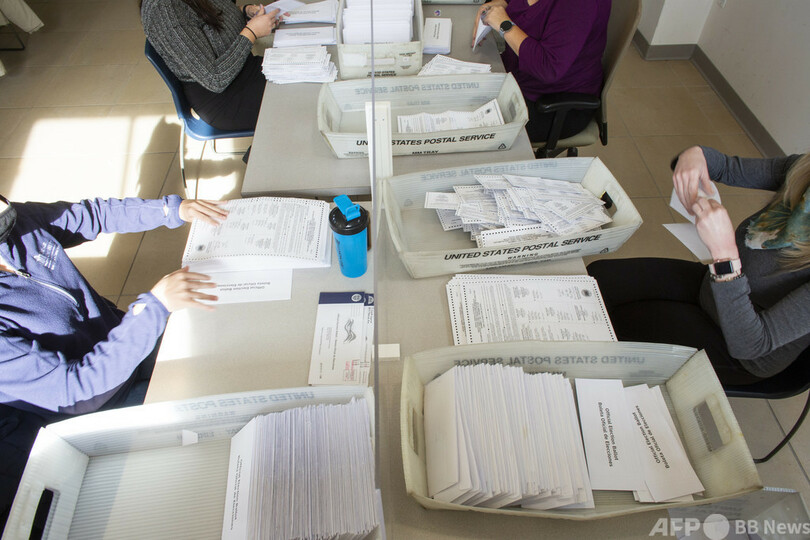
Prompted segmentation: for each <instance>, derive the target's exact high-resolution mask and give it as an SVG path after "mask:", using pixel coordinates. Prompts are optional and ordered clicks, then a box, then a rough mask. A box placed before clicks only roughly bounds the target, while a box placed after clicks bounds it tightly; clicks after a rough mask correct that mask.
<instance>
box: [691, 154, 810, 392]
mask: <svg viewBox="0 0 810 540" xmlns="http://www.w3.org/2000/svg"><path fill="white" fill-rule="evenodd" d="M702 148H703V154H704V155H705V156H706V162H707V164H708V166H709V177H710V178H711V179H712V180H715V181H717V182H720V183H723V184H727V185H729V186H739V187H746V188H755V189H766V190H772V191H775V190H777V189H779V187H780V186H781V185H782V184H783V183H784V181H785V175H786V173H787V171H788V169H789V168H790V166H791V165H793V163H794V162H795V161H796V160H797V159H798V158H799V157H800V156H798V155H793V156H788V157H785V158H774V159H753V158H737V157H729V156H726V155H724V154H721V153H720V152H718V151H716V150H713V149H711V148H706V147H702ZM763 210H764V209H763ZM761 212H762V210H760V211H759V212H757V213H756V214H754V215H753V216H751V217H749V218H748V219H746V220H744V221H743V222H742V223H741V224H740V226H739V227H737V231H736V237H737V247H738V249H739V251H740V260H741V261H742V269H743V276H742V277H741V278H739V279H735V280H732V281H727V282H719V283H715V282H713V281H712V280H711V279H709V277H708V275H707V277H706V279H704V282H703V287H702V290H701V295H700V300H701V305H702V306H703V309H705V310H706V311H707V312H708V313H709V314H710V315H711V316H712V318H713V319H714V320H715V321H716V322H717V323H718V324H719V325H720V327H721V329H722V330H723V336H724V337H725V339H726V345H727V346H728V350H729V353H731V356H733V357H734V358H737V359H738V360H740V362H741V363H742V364H743V366H744V367H745V368H746V369H748V370H749V371H750V372H751V373H753V374H754V375H758V376H760V377H769V376H771V375H774V374H776V373H778V372H779V371H781V370H783V369H784V368H786V367H787V366H788V365H789V364H790V363H791V362H792V361H793V360H795V359H796V357H797V356H798V355H799V353H801V352H802V351H803V350H804V349H806V348H807V347H808V346H810V269H805V270H799V271H793V272H784V271H781V270H780V267H779V250H776V249H750V248H748V247H747V246H746V245H745V233H746V230H747V229H748V224H749V223H750V222H751V220H753V219H754V218H755V217H756V216H758V215H759V214H760V213H761ZM718 306H719V309H718Z"/></svg>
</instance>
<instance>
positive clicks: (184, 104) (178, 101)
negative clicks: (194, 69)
mask: <svg viewBox="0 0 810 540" xmlns="http://www.w3.org/2000/svg"><path fill="white" fill-rule="evenodd" d="M144 54H146V58H147V59H148V60H149V62H150V63H151V64H152V65H153V66H154V67H155V69H156V70H157V72H158V74H159V75H160V77H161V78H162V79H163V81H164V82H165V83H166V86H168V87H169V91H170V92H171V93H172V100H174V108H175V109H176V110H177V117H178V118H179V119H180V123H181V126H182V128H181V130H180V175H181V176H182V177H183V188H184V189H187V188H188V186H187V184H186V163H185V154H186V152H185V149H186V145H185V142H186V134H188V135H189V136H190V137H191V138H192V139H197V140H198V141H203V151H205V142H207V141H210V140H213V141H216V139H238V138H239V137H252V136H253V130H252V129H251V130H242V131H226V130H222V129H217V128H215V127H213V126H211V125H210V124H208V123H207V122H205V121H203V120H201V119H199V118H197V117H196V116H194V115H193V114H192V113H191V105H189V103H188V100H187V99H186V95H185V93H184V92H183V85H182V83H181V82H180V79H178V78H177V76H176V75H175V74H174V73H172V70H170V69H169V67H168V66H167V65H166V62H165V61H164V60H163V58H161V57H160V55H159V54H158V52H157V51H156V50H155V48H154V47H153V46H152V44H151V43H149V40H148V39H147V40H146V45H145V47H144ZM215 144H216V143H215ZM214 151H216V146H215V147H214ZM196 185H199V181H198V182H197V184H196ZM196 185H195V193H194V198H195V199H196V198H197V193H196V192H197V190H196Z"/></svg>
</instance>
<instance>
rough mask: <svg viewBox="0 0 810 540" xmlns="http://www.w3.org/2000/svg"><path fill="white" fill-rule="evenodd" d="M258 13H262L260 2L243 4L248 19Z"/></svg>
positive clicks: (262, 8)
mask: <svg viewBox="0 0 810 540" xmlns="http://www.w3.org/2000/svg"><path fill="white" fill-rule="evenodd" d="M260 13H264V6H263V5H261V4H249V5H247V6H245V15H247V18H248V19H252V18H253V17H255V16H256V15H259V14H260Z"/></svg>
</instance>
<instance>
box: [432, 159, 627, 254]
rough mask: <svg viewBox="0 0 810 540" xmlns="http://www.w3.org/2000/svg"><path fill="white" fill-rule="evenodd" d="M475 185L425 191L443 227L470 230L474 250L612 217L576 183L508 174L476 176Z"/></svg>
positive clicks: (572, 230) (592, 225)
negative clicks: (449, 190) (442, 191)
mask: <svg viewBox="0 0 810 540" xmlns="http://www.w3.org/2000/svg"><path fill="white" fill-rule="evenodd" d="M475 179H476V180H477V181H478V182H479V183H480V185H469V186H453V190H454V193H438V192H427V193H425V208H434V209H436V211H437V213H438V216H439V221H440V222H441V225H442V228H443V229H444V230H445V231H450V230H457V229H462V230H463V231H464V232H469V233H470V236H471V238H472V239H473V240H474V241H475V242H476V244H477V245H478V247H479V248H485V247H493V246H502V245H506V244H512V243H516V242H528V241H533V240H541V239H544V238H554V237H557V236H566V235H571V234H577V233H582V232H586V231H590V230H593V229H597V228H599V227H601V226H602V225H604V224H606V223H609V222H611V221H612V219H611V217H610V216H609V215H608V213H607V212H606V211H605V209H604V202H603V201H602V200H601V199H599V198H598V197H596V196H595V195H593V194H592V193H591V192H590V191H588V190H587V189H585V188H583V187H582V186H581V185H580V184H578V183H576V182H564V181H559V180H548V179H545V178H539V177H526V176H515V175H511V174H503V175H500V174H497V175H475Z"/></svg>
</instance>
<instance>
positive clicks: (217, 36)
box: [141, 0, 252, 93]
mask: <svg viewBox="0 0 810 540" xmlns="http://www.w3.org/2000/svg"><path fill="white" fill-rule="evenodd" d="M209 2H211V3H212V4H213V5H214V6H216V7H217V8H218V9H219V10H221V11H222V19H223V20H222V30H220V31H217V30H215V29H214V28H212V27H210V26H208V25H207V24H205V22H203V20H202V18H200V17H199V16H198V15H197V14H196V13H195V12H194V10H192V9H191V8H190V7H189V6H188V5H187V4H186V3H185V2H183V1H182V0H144V1H143V5H142V6H141V22H142V23H143V29H144V32H145V33H146V38H147V39H148V40H149V41H150V42H151V43H152V46H154V47H155V50H157V52H158V54H160V56H161V57H163V59H164V60H165V61H166V64H167V65H168V66H169V69H171V70H172V72H173V73H174V74H175V75H177V78H178V79H180V80H181V81H185V82H197V83H199V84H200V85H202V86H203V87H204V88H206V89H208V90H210V91H212V92H217V93H219V92H222V91H223V90H225V88H227V87H228V85H229V84H231V81H233V80H234V78H235V77H236V76H237V75H238V74H239V72H240V71H241V70H242V66H244V65H245V60H247V57H248V55H249V54H250V50H251V48H252V44H251V42H250V40H249V39H248V38H246V37H245V36H241V35H239V32H241V31H242V29H243V28H244V27H245V22H246V21H245V16H244V15H243V14H242V11H241V10H240V9H239V8H238V7H236V4H234V3H233V2H232V1H231V0H209Z"/></svg>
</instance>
